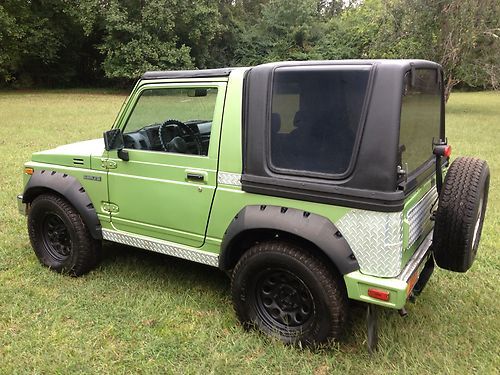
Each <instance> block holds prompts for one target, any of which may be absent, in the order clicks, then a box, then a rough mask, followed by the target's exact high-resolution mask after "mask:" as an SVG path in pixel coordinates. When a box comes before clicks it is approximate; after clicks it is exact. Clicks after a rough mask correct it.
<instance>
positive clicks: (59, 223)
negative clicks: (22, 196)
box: [28, 194, 99, 276]
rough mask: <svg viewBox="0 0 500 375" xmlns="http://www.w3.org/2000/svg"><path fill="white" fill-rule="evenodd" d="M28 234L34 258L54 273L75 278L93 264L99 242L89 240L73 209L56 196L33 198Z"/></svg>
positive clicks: (80, 219)
mask: <svg viewBox="0 0 500 375" xmlns="http://www.w3.org/2000/svg"><path fill="white" fill-rule="evenodd" d="M28 231H29V236H30V241H31V245H32V246H33V249H34V250H35V254H36V256H37V257H38V259H39V260H40V262H41V263H42V264H43V265H45V266H47V267H49V268H51V269H52V270H54V271H57V272H60V273H67V274H69V275H71V276H79V275H82V274H84V273H86V272H88V271H90V270H91V269H92V268H93V267H94V266H95V265H96V263H97V257H98V253H99V241H96V240H94V239H93V238H92V236H91V235H90V232H89V231H88V229H87V227H86V226H85V223H84V222H83V220H82V218H81V217H80V215H79V214H78V212H77V211H76V210H75V208H74V207H73V206H72V205H71V204H69V203H68V202H67V201H66V200H65V199H64V198H62V197H60V196H57V195H52V194H43V195H40V196H38V197H37V198H35V200H34V201H33V202H32V204H31V208H30V211H29V215H28Z"/></svg>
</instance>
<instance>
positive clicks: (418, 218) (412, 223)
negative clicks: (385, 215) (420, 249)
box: [406, 188, 438, 247]
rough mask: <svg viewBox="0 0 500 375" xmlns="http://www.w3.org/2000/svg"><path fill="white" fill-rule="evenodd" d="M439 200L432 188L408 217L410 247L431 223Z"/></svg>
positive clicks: (409, 212)
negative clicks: (433, 209)
mask: <svg viewBox="0 0 500 375" xmlns="http://www.w3.org/2000/svg"><path fill="white" fill-rule="evenodd" d="M437 198H438V194H437V190H436V189H434V188H432V189H431V190H429V191H428V192H427V194H425V195H424V196H423V197H422V199H420V201H418V203H417V204H416V205H415V206H413V207H412V208H411V209H410V210H409V211H408V214H407V215H406V220H407V221H408V224H409V228H410V230H409V236H408V247H410V246H411V245H413V244H414V243H415V241H416V240H417V239H418V238H419V237H420V235H421V234H422V232H423V231H424V227H425V226H426V225H427V224H428V223H429V221H430V218H431V209H432V207H433V206H434V207H437V205H434V202H436V200H437Z"/></svg>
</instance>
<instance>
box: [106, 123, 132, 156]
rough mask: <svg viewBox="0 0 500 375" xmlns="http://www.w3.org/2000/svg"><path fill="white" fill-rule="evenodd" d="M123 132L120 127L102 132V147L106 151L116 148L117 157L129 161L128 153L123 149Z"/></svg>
mask: <svg viewBox="0 0 500 375" xmlns="http://www.w3.org/2000/svg"><path fill="white" fill-rule="evenodd" d="M124 146H125V144H124V142H123V133H122V131H121V130H120V129H111V130H108V131H106V132H104V148H105V149H106V151H111V150H117V151H118V157H119V158H120V159H122V160H123V161H129V154H128V151H127V150H124V149H123V147H124Z"/></svg>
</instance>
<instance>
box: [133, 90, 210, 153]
mask: <svg viewBox="0 0 500 375" xmlns="http://www.w3.org/2000/svg"><path fill="white" fill-rule="evenodd" d="M216 99H217V88H214V87H196V88H154V89H147V90H144V91H143V92H142V94H141V96H140V97H139V99H138V100H137V103H136V104H135V107H134V109H133V111H132V113H131V115H130V117H129V118H128V121H127V123H126V125H125V128H124V129H123V138H124V141H125V147H126V148H132V149H138V150H148V151H164V152H174V153H182V154H192V155H202V156H206V155H208V148H209V145H210V131H211V129H212V121H213V116H214V110H215V102H216Z"/></svg>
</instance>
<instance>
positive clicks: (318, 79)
mask: <svg viewBox="0 0 500 375" xmlns="http://www.w3.org/2000/svg"><path fill="white" fill-rule="evenodd" d="M369 75H370V67H369V66H339V67H335V66H313V67H311V66H308V67H283V68H278V69H276V71H275V72H274V79H273V91H272V103H271V112H272V113H271V124H270V133H271V134H270V148H271V166H272V167H274V168H275V169H276V170H277V171H278V172H280V173H285V174H288V173H292V174H294V173H296V174H298V173H300V174H304V172H305V173H306V174H321V175H328V176H335V175H341V174H343V173H345V172H346V171H347V169H348V167H349V164H350V161H351V158H352V154H353V150H354V144H355V140H356V134H357V133H358V130H359V127H360V123H361V113H362V108H363V103H364V100H365V96H366V91H367V86H368V78H369Z"/></svg>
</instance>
